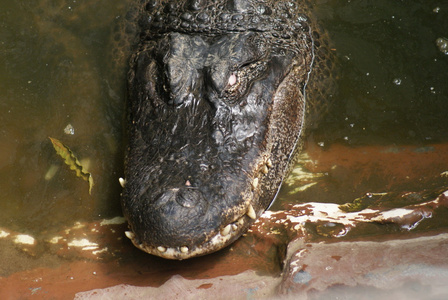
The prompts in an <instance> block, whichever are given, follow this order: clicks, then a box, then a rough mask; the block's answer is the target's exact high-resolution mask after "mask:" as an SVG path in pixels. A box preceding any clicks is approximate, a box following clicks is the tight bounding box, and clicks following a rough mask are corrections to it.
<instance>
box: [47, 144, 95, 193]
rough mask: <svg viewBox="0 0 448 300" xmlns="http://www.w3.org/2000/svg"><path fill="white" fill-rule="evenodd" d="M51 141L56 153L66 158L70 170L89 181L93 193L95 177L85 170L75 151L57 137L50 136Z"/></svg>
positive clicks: (90, 190) (90, 191)
mask: <svg viewBox="0 0 448 300" xmlns="http://www.w3.org/2000/svg"><path fill="white" fill-rule="evenodd" d="M49 139H50V141H51V143H52V144H53V147H54V149H55V150H56V153H57V154H58V155H59V156H60V157H62V158H63V159H64V162H65V164H66V165H67V166H69V167H70V170H73V171H75V172H76V176H78V177H81V178H82V179H84V180H85V181H87V182H88V183H89V194H92V187H93V178H92V175H91V174H90V173H89V172H87V171H85V170H84V168H83V165H82V164H81V163H80V162H79V161H78V159H77V158H76V156H75V155H74V154H73V152H72V151H71V150H70V148H68V147H67V146H65V145H64V144H63V143H62V142H61V141H59V140H58V139H55V138H51V137H49Z"/></svg>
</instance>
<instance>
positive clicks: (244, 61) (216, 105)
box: [122, 0, 313, 259]
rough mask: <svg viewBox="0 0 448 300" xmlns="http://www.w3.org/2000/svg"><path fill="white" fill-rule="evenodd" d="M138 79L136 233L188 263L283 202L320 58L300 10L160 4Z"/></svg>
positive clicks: (131, 208)
mask: <svg viewBox="0 0 448 300" xmlns="http://www.w3.org/2000/svg"><path fill="white" fill-rule="evenodd" d="M141 15H142V18H141V20H140V27H141V30H142V31H141V36H140V37H141V38H140V43H139V45H138V49H137V50H136V51H135V53H134V54H133V56H132V58H131V69H130V72H129V76H128V91H129V95H128V102H129V103H128V124H129V128H128V138H129V141H128V147H127V154H126V163H125V182H126V183H125V184H124V190H123V194H122V206H123V211H124V214H125V217H126V218H127V220H128V222H129V226H130V229H131V231H129V232H127V236H128V237H129V238H131V240H132V242H133V243H134V245H135V246H137V247H138V248H140V249H142V250H143V251H146V252H148V253H151V254H154V255H158V256H161V257H164V258H170V259H185V258H190V257H194V256H199V255H204V254H207V253H211V252H214V251H217V250H219V249H221V248H223V247H225V246H227V245H229V244H230V243H232V242H233V241H235V240H236V239H237V238H238V237H239V236H241V235H242V234H243V233H244V232H245V231H246V230H247V229H248V228H249V226H250V225H251V224H252V223H253V222H254V220H255V219H256V218H257V217H259V216H260V215H261V214H262V213H263V211H264V210H265V209H266V208H267V207H268V206H269V204H270V203H271V202H272V201H273V199H274V198H275V196H276V194H277V192H278V190H279V188H280V185H281V182H282V180H283V178H284V176H285V173H286V171H287V168H288V163H289V162H290V160H291V157H292V155H293V152H294V150H295V147H296V144H297V142H298V139H299V137H300V135H301V133H302V129H303V128H302V127H303V121H304V112H305V99H304V89H305V86H306V83H307V79H308V75H309V72H310V71H311V65H312V61H313V39H312V35H311V29H310V26H309V24H308V19H307V17H305V16H304V15H303V14H302V13H301V11H300V10H299V8H298V7H297V6H296V5H295V4H294V3H293V2H289V1H275V3H274V1H266V2H264V1H262V2H260V1H248V0H219V1H205V0H193V1H192V0H182V1H175V2H174V3H173V2H170V1H150V2H148V3H146V4H145V5H144V6H142V12H141Z"/></svg>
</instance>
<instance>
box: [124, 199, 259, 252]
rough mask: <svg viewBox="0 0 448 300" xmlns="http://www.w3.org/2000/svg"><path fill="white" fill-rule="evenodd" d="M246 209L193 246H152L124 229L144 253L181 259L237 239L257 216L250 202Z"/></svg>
mask: <svg viewBox="0 0 448 300" xmlns="http://www.w3.org/2000/svg"><path fill="white" fill-rule="evenodd" d="M246 211H247V212H246V214H245V215H242V216H241V217H239V218H238V219H237V220H236V221H234V222H232V223H229V224H227V225H226V226H224V227H223V228H222V229H221V230H220V231H219V232H218V233H217V234H215V235H214V236H212V237H210V239H208V240H207V241H206V242H205V243H203V244H201V245H195V246H193V247H188V246H180V247H166V246H163V245H159V246H152V245H147V244H145V243H141V242H140V241H139V240H138V238H137V237H136V235H135V234H134V233H133V232H132V231H126V232H125V234H126V236H127V237H128V238H129V239H130V240H131V241H132V243H133V244H134V246H135V247H137V248H139V249H140V250H142V251H144V252H146V253H149V254H152V255H156V256H159V257H162V258H166V259H173V260H183V259H188V258H193V257H196V256H202V255H206V254H210V253H213V252H216V251H218V250H220V249H222V248H224V247H226V246H228V245H229V244H231V243H232V242H233V241H235V240H236V239H238V238H239V237H240V236H241V235H242V234H243V233H244V232H245V231H246V230H247V228H249V226H250V225H251V224H252V223H253V222H254V221H255V219H256V218H257V216H256V213H255V210H254V208H253V206H252V205H251V204H249V206H248V207H247V209H246Z"/></svg>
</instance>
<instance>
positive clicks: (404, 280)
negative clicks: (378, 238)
mask: <svg viewBox="0 0 448 300" xmlns="http://www.w3.org/2000/svg"><path fill="white" fill-rule="evenodd" d="M447 245H448V234H446V233H444V234H439V235H436V236H428V237H418V238H413V239H405V240H390V241H384V242H363V241H360V242H339V243H332V244H327V243H307V244H305V242H304V240H303V239H298V240H296V241H294V242H292V243H291V244H290V245H289V246H288V258H287V259H286V261H285V266H286V268H285V271H284V273H283V279H282V283H281V284H280V289H279V291H280V294H282V295H294V296H295V297H298V296H302V297H303V299H325V297H328V296H330V295H331V297H335V295H342V296H343V295H345V296H347V295H349V296H352V297H355V298H356V296H358V297H359V296H362V297H361V298H362V299H372V298H371V297H374V296H375V298H374V299H380V297H384V296H387V298H389V299H391V295H395V296H397V297H398V298H395V299H405V298H402V297H405V296H406V297H409V298H407V299H423V298H425V299H435V298H431V297H437V296H440V295H448V287H447V286H446V282H448V260H447V259H446V257H448V247H446V246H447ZM409 283H412V286H413V287H415V288H411V289H409V287H410V286H409ZM389 293H390V294H389ZM350 299H351V298H350ZM437 299H438V298H437Z"/></svg>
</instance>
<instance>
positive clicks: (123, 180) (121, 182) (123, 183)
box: [118, 177, 126, 188]
mask: <svg viewBox="0 0 448 300" xmlns="http://www.w3.org/2000/svg"><path fill="white" fill-rule="evenodd" d="M118 182H120V185H121V187H122V188H124V186H125V185H126V179H123V178H121V177H120V178H118Z"/></svg>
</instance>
